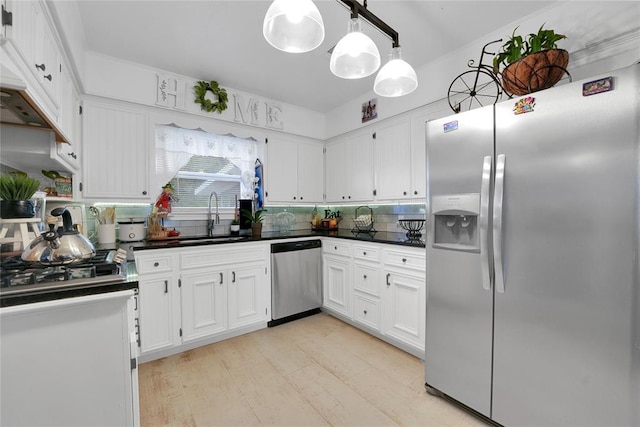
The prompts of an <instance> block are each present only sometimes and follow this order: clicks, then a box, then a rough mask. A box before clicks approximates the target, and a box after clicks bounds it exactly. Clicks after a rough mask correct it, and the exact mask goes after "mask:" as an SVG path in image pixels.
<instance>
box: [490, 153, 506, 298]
mask: <svg viewBox="0 0 640 427" xmlns="http://www.w3.org/2000/svg"><path fill="white" fill-rule="evenodd" d="M506 160H507V159H506V156H505V155H504V154H500V155H498V159H497V162H496V185H495V190H494V194H493V258H494V260H495V286H496V291H497V292H498V293H501V294H503V293H504V266H503V259H502V204H503V200H504V171H505V164H506Z"/></svg>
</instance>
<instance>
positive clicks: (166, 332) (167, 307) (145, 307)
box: [136, 250, 180, 354]
mask: <svg viewBox="0 0 640 427" xmlns="http://www.w3.org/2000/svg"><path fill="white" fill-rule="evenodd" d="M177 265H178V257H177V255H176V254H172V253H170V252H168V251H165V250H162V251H161V250H158V251H148V253H145V254H140V255H138V254H136V268H137V269H138V288H139V294H138V296H139V302H140V307H139V319H140V320H139V327H140V352H141V354H146V353H151V352H155V351H160V350H165V349H169V348H173V347H175V346H176V345H178V344H179V343H180V326H179V319H180V317H179V316H180V290H179V288H178V277H179V276H178V274H177V270H176V268H177Z"/></svg>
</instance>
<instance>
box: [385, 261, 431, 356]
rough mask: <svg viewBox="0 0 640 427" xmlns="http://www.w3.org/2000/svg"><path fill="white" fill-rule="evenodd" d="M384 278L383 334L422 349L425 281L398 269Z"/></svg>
mask: <svg viewBox="0 0 640 427" xmlns="http://www.w3.org/2000/svg"><path fill="white" fill-rule="evenodd" d="M385 279H386V283H387V286H386V288H387V289H385V294H384V297H383V301H384V314H385V319H384V322H383V324H384V330H383V333H384V334H385V335H388V336H391V337H394V338H396V339H397V340H400V341H402V342H405V343H407V344H408V345H410V346H413V347H416V348H419V349H422V351H424V339H425V335H424V329H425V305H426V303H425V301H426V296H425V291H424V290H425V280H424V279H422V278H419V277H416V275H413V274H403V273H400V272H398V271H387V272H386V276H385Z"/></svg>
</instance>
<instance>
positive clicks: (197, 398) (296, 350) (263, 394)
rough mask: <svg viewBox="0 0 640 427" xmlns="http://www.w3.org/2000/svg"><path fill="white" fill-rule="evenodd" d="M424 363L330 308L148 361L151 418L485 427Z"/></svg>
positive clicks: (172, 422)
mask: <svg viewBox="0 0 640 427" xmlns="http://www.w3.org/2000/svg"><path fill="white" fill-rule="evenodd" d="M423 378H424V371H423V364H422V362H421V361H420V360H419V359H417V358H415V357H413V356H411V355H409V354H407V353H405V352H403V351H401V350H398V349H396V348H395V347H393V346H391V345H388V344H386V343H384V342H383V341H380V340H378V339H377V338H374V337H372V336H370V335H368V334H366V333H364V332H362V331H360V330H358V329H356V328H353V327H352V326H350V325H348V324H346V323H344V322H342V321H340V320H338V319H335V318H333V317H331V316H328V315H326V314H317V315H315V316H312V317H308V318H305V319H300V320H297V321H294V322H290V323H287V324H283V325H280V326H276V327H274V328H268V329H263V330H260V331H257V332H253V333H251V334H247V335H243V336H240V337H236V338H232V339H229V340H226V341H222V342H219V343H216V344H211V345H208V346H205V347H200V348H197V349H194V350H191V351H188V352H185V353H182V354H179V355H175V356H171V357H167V358H164V359H160V360H155V361H152V362H148V363H145V364H142V365H140V370H139V384H140V413H141V424H142V426H150V427H151V426H153V427H156V426H214V425H215V426H252V425H273V426H303V425H310V426H311V425H313V426H315V425H332V426H358V425H359V426H393V425H401V426H456V427H457V426H484V425H485V424H484V423H483V422H481V421H480V420H478V419H476V418H474V417H472V416H470V415H468V414H467V413H465V412H463V411H461V410H460V409H458V408H457V407H455V406H453V405H451V404H450V403H448V402H445V401H443V400H442V399H438V398H435V397H433V396H430V395H428V394H427V393H426V392H425V390H424V379H423Z"/></svg>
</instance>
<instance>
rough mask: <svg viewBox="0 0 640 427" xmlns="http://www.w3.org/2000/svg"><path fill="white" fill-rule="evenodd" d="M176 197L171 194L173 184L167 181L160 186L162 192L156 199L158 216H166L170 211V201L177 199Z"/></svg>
mask: <svg viewBox="0 0 640 427" xmlns="http://www.w3.org/2000/svg"><path fill="white" fill-rule="evenodd" d="M177 200H178V198H177V197H176V196H174V194H173V186H172V185H171V184H170V183H169V184H167V185H165V186H164V187H162V194H160V196H159V197H158V200H157V201H156V207H157V208H158V216H160V217H166V216H167V215H169V214H170V213H171V203H172V202H173V201H177Z"/></svg>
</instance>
